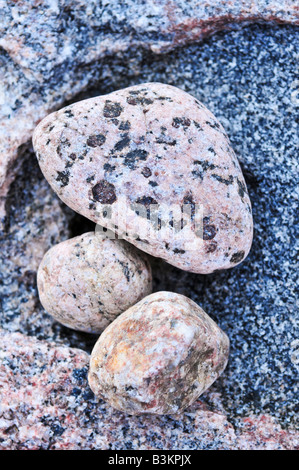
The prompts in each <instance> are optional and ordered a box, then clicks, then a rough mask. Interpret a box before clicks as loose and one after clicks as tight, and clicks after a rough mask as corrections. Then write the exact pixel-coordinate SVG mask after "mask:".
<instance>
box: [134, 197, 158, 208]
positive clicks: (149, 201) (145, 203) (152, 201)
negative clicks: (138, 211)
mask: <svg viewBox="0 0 299 470" xmlns="http://www.w3.org/2000/svg"><path fill="white" fill-rule="evenodd" d="M136 203H137V204H142V205H143V206H145V207H149V206H150V205H151V204H158V203H157V201H156V200H155V199H154V198H153V197H151V196H142V197H139V198H137V199H136Z"/></svg>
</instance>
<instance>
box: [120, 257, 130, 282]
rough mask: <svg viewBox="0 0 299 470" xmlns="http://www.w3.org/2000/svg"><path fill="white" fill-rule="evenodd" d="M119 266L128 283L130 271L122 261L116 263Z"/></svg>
mask: <svg viewBox="0 0 299 470" xmlns="http://www.w3.org/2000/svg"><path fill="white" fill-rule="evenodd" d="M118 262H119V264H120V265H121V266H122V270H123V273H124V275H125V277H126V279H127V281H128V282H130V279H131V278H130V269H129V265H128V263H124V262H123V261H118Z"/></svg>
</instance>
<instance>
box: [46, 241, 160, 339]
mask: <svg viewBox="0 0 299 470" xmlns="http://www.w3.org/2000/svg"><path fill="white" fill-rule="evenodd" d="M37 284H38V292H39V298H40V301H41V303H42V305H43V307H44V308H45V310H46V311H47V312H48V313H49V314H50V315H52V316H53V317H54V318H55V319H56V320H57V321H59V322H60V323H62V324H63V325H65V326H68V327H69V328H73V329H75V330H80V331H86V332H88V333H100V332H101V331H102V330H103V329H104V328H106V327H107V325H109V323H111V322H112V321H113V320H114V319H115V318H116V317H117V315H119V314H120V313H122V312H124V311H125V310H127V309H128V308H129V307H131V306H132V305H134V304H135V303H136V302H138V301H139V300H140V299H142V298H143V297H145V296H147V295H148V294H150V293H151V291H152V275H151V267H150V265H149V263H148V261H147V260H146V258H145V256H143V254H142V253H141V254H139V253H138V252H137V250H136V249H135V248H134V247H133V246H131V245H129V244H128V243H127V242H125V241H123V240H110V239H101V238H100V237H99V236H98V235H96V234H95V233H94V232H89V233H85V234H84V235H80V236H78V237H75V238H72V239H70V240H66V241H63V242H62V243H59V244H58V245H56V246H54V247H53V248H51V249H50V250H49V251H48V252H47V253H46V254H45V256H44V258H43V260H42V262H41V264H40V266H39V269H38V273H37Z"/></svg>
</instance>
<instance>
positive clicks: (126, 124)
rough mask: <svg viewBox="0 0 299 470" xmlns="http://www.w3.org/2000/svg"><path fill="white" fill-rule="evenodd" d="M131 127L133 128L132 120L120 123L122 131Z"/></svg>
mask: <svg viewBox="0 0 299 470" xmlns="http://www.w3.org/2000/svg"><path fill="white" fill-rule="evenodd" d="M130 129H131V123H130V121H122V122H121V123H120V125H119V130H120V131H128V130H130Z"/></svg>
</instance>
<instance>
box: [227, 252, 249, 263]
mask: <svg viewBox="0 0 299 470" xmlns="http://www.w3.org/2000/svg"><path fill="white" fill-rule="evenodd" d="M244 256H245V251H243V250H242V251H237V252H236V253H234V254H233V255H232V257H231V259H230V262H231V263H239V262H240V261H242V259H243V258H244Z"/></svg>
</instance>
